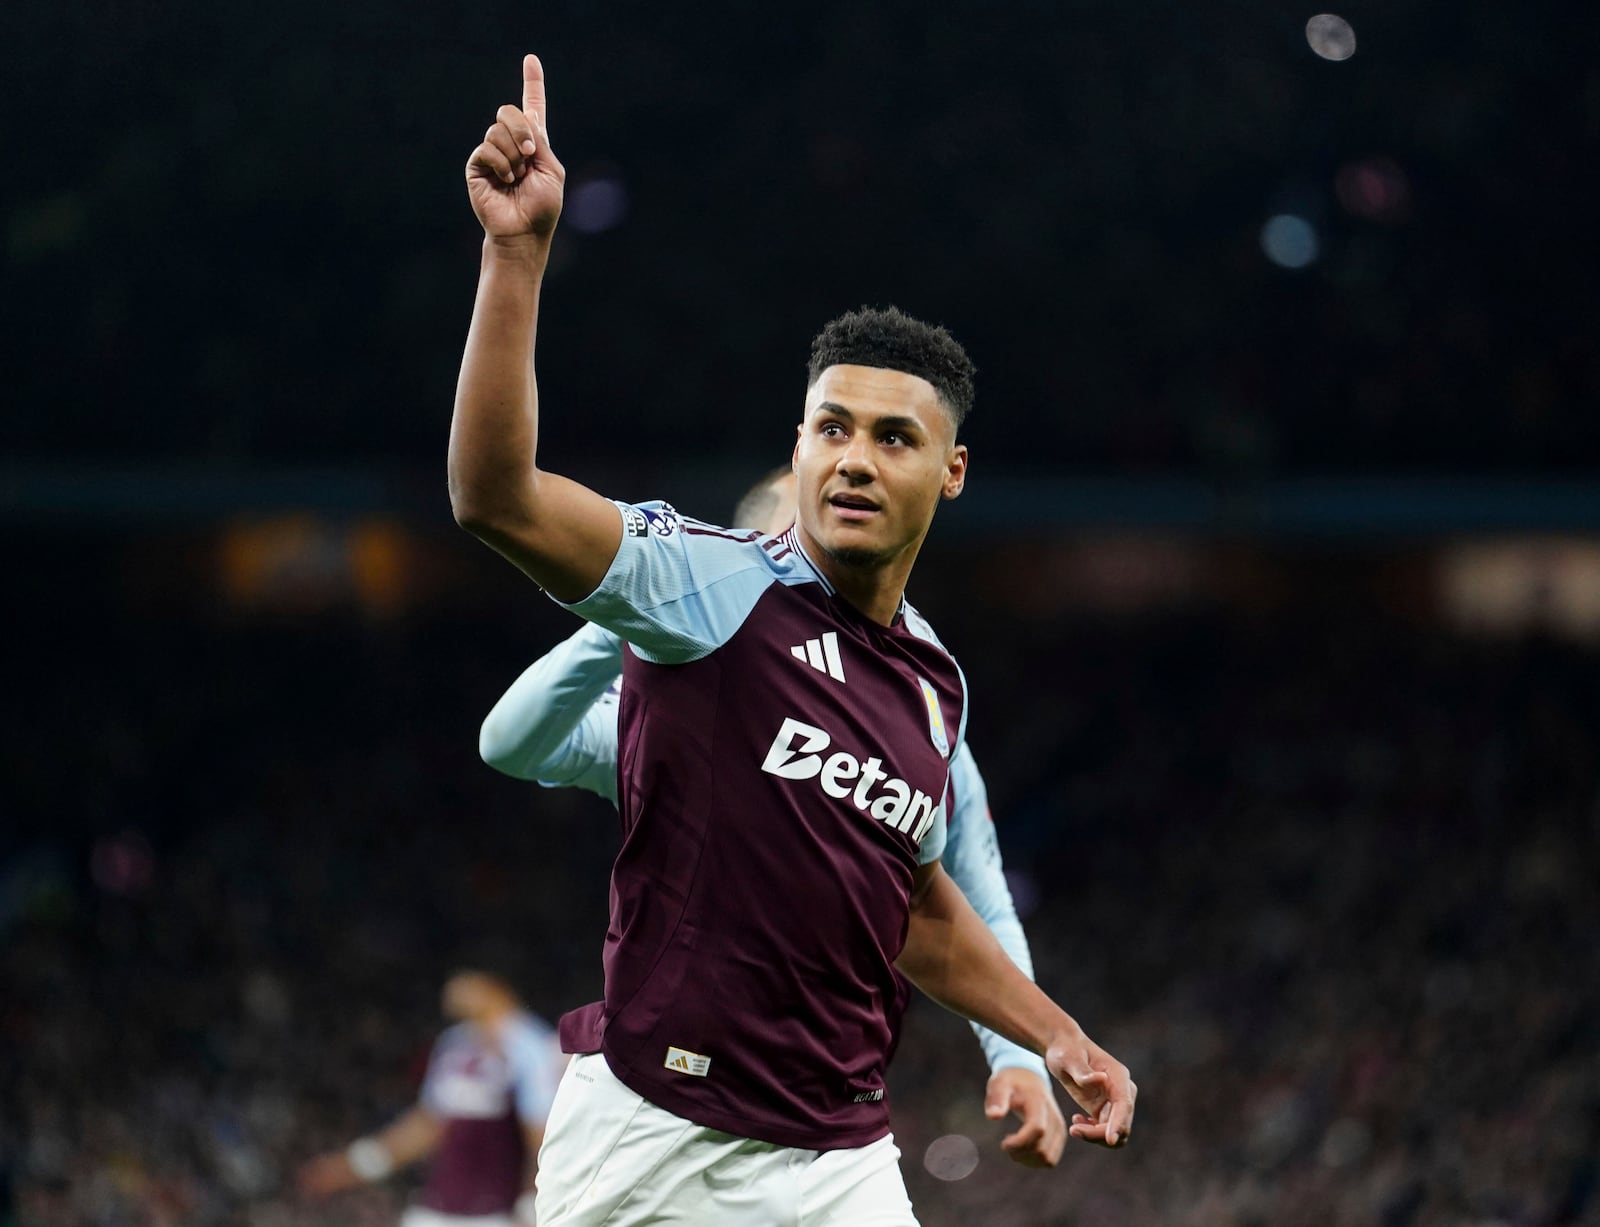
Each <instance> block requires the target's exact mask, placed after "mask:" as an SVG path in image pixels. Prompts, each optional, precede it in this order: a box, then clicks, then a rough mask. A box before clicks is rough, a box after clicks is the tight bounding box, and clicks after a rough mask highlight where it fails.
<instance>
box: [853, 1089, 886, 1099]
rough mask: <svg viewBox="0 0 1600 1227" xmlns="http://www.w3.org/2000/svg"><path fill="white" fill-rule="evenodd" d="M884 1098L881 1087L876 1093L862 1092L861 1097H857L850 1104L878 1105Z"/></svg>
mask: <svg viewBox="0 0 1600 1227" xmlns="http://www.w3.org/2000/svg"><path fill="white" fill-rule="evenodd" d="M882 1098H883V1089H882V1088H881V1087H880V1088H879V1089H878V1090H876V1091H862V1092H861V1093H860V1094H859V1095H857V1096H856V1097H855V1098H854V1099H853V1100H851V1101H850V1102H851V1103H877V1102H878V1101H879V1100H881V1099H882Z"/></svg>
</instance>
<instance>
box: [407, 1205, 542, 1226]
mask: <svg viewBox="0 0 1600 1227" xmlns="http://www.w3.org/2000/svg"><path fill="white" fill-rule="evenodd" d="M400 1227H517V1225H516V1221H515V1220H514V1219H513V1218H512V1217H511V1216H510V1215H509V1214H441V1213H440V1212H439V1211H437V1210H430V1209H428V1207H427V1206H407V1207H406V1212H405V1213H404V1214H402V1215H401V1216H400Z"/></svg>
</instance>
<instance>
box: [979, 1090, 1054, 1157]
mask: <svg viewBox="0 0 1600 1227" xmlns="http://www.w3.org/2000/svg"><path fill="white" fill-rule="evenodd" d="M983 1111H984V1115H985V1116H987V1117H988V1118H989V1119H990V1120H1000V1119H1002V1118H1003V1117H1005V1115H1006V1114H1007V1113H1010V1112H1015V1113H1016V1114H1017V1116H1018V1117H1020V1118H1021V1120H1022V1126H1021V1128H1019V1129H1018V1130H1017V1131H1016V1132H1015V1133H1011V1134H1007V1135H1006V1136H1005V1137H1004V1138H1002V1139H1001V1141H1000V1148H1001V1149H1002V1150H1004V1151H1005V1152H1006V1154H1008V1155H1010V1156H1011V1158H1012V1160H1013V1161H1014V1162H1016V1163H1020V1164H1022V1166H1023V1167H1054V1166H1055V1165H1056V1164H1057V1163H1059V1162H1061V1151H1062V1149H1063V1147H1065V1146H1066V1144H1067V1122H1066V1119H1065V1118H1064V1117H1063V1116H1062V1115H1061V1109H1060V1108H1059V1107H1058V1106H1057V1105H1056V1096H1055V1092H1054V1091H1053V1090H1052V1089H1051V1088H1050V1084H1049V1083H1048V1082H1046V1081H1045V1080H1044V1079H1043V1078H1041V1077H1039V1075H1038V1074H1036V1073H1034V1072H1033V1071H1032V1070H1031V1069H1017V1068H1013V1069H1001V1070H996V1071H995V1073H994V1075H993V1076H992V1077H991V1078H990V1079H989V1087H988V1090H987V1092H986V1093H985V1095H984V1101H983Z"/></svg>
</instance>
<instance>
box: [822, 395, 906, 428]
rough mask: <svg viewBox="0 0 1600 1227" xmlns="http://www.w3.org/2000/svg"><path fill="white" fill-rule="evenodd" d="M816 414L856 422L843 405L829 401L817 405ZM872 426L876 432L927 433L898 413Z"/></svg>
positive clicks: (877, 419) (879, 420)
mask: <svg viewBox="0 0 1600 1227" xmlns="http://www.w3.org/2000/svg"><path fill="white" fill-rule="evenodd" d="M817 412H818V413H827V414H831V415H832V416H833V417H836V418H843V419H844V420H845V421H847V422H854V421H855V420H856V415H855V414H853V413H851V412H850V410H848V409H846V408H845V407H844V406H843V405H840V404H837V403H835V402H834V401H831V400H825V401H823V402H822V403H821V404H820V405H818V406H817ZM872 425H873V427H874V428H875V429H877V430H902V431H913V432H915V433H917V434H926V433H927V430H926V428H925V427H924V426H923V425H922V423H921V422H919V421H917V419H916V418H913V417H907V416H905V415H904V414H900V413H895V414H890V415H889V416H888V417H881V418H876V419H875V420H874V421H873V423H872Z"/></svg>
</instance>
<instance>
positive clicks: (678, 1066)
mask: <svg viewBox="0 0 1600 1227" xmlns="http://www.w3.org/2000/svg"><path fill="white" fill-rule="evenodd" d="M662 1065H663V1066H665V1067H666V1068H667V1069H670V1070H672V1071H673V1072H674V1073H678V1074H688V1075H689V1076H690V1077H693V1078H704V1077H705V1076H706V1075H707V1074H709V1073H710V1072H711V1058H710V1057H706V1056H701V1055H700V1054H699V1053H698V1052H689V1051H688V1050H686V1049H683V1048H668V1049H667V1059H666V1060H665V1061H663V1062H662Z"/></svg>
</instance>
